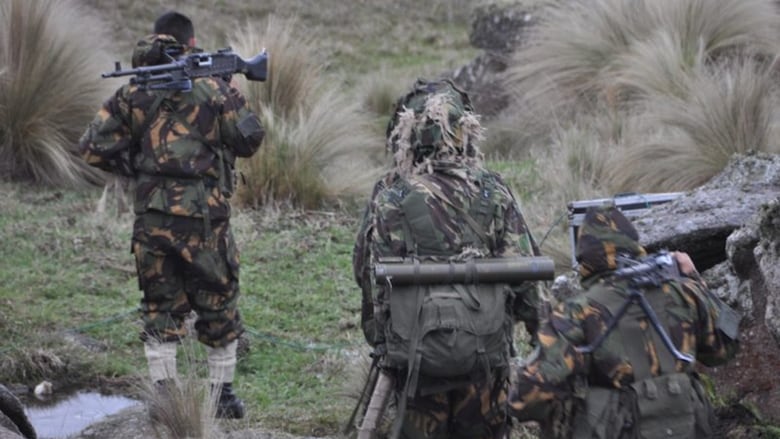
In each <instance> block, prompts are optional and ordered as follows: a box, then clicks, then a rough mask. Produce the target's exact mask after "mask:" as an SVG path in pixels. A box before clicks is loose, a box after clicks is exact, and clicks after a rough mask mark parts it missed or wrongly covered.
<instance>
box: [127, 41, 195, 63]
mask: <svg viewBox="0 0 780 439" xmlns="http://www.w3.org/2000/svg"><path fill="white" fill-rule="evenodd" d="M187 51H188V48H187V46H185V45H183V44H181V43H179V42H178V41H177V40H176V38H174V37H173V36H172V35H167V34H150V35H147V36H146V37H144V38H142V39H141V40H138V43H136V45H135V49H133V57H132V65H133V68H136V67H143V66H154V65H158V64H166V63H169V62H171V61H173V60H174V59H176V58H177V57H179V56H181V55H183V54H184V53H186V52H187Z"/></svg>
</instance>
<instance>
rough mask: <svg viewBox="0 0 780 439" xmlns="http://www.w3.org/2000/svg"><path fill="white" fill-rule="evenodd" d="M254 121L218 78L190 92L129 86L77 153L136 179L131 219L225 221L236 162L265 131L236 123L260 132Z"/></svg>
mask: <svg viewBox="0 0 780 439" xmlns="http://www.w3.org/2000/svg"><path fill="white" fill-rule="evenodd" d="M158 100H159V101H158ZM156 102H157V104H155V103H156ZM155 107H156V108H157V111H155V112H154V113H155V114H149V113H150V112H151V110H153V109H154V108H155ZM256 117H257V116H255V115H254V114H252V113H251V112H250V110H249V109H248V107H247V105H246V102H245V100H244V98H243V96H242V95H241V94H240V93H239V91H238V90H236V89H234V88H231V87H229V86H228V84H227V83H225V81H223V80H222V79H220V78H212V77H209V78H196V79H194V80H193V84H192V90H191V91H190V92H180V91H166V90H159V91H143V90H139V88H138V86H137V85H130V84H127V85H124V86H122V87H121V88H119V89H118V90H117V91H116V93H115V94H114V95H113V96H112V97H111V98H109V99H108V100H107V101H106V102H105V103H104V104H103V106H102V108H101V109H100V110H99V111H98V113H97V115H96V116H95V118H94V120H93V121H92V122H91V123H90V125H89V126H88V128H87V130H86V132H85V133H84V135H83V136H82V138H81V140H80V150H81V153H82V155H83V157H84V159H85V160H86V161H87V163H89V164H90V165H93V166H96V167H98V168H100V169H103V170H106V171H109V172H113V173H118V174H122V175H127V176H132V177H134V179H135V200H134V201H135V202H134V205H135V212H136V214H142V213H144V212H147V211H157V212H162V213H165V214H169V215H177V216H187V217H204V218H210V219H220V218H227V217H229V216H230V205H229V202H228V198H229V197H230V195H231V191H232V178H233V176H232V175H231V174H232V167H233V164H234V161H235V157H236V156H238V157H249V156H251V155H252V154H254V153H255V152H256V151H257V150H258V148H259V147H260V144H261V143H262V139H263V131H262V129H260V130H259V131H257V130H256V131H255V132H254V133H253V134H252V135H249V136H245V135H243V134H242V133H241V131H240V130H239V121H242V120H246V119H247V118H249V119H251V118H254V119H255V120H254V121H253V124H255V125H254V126H258V127H259V126H260V122H259V120H257V119H256Z"/></svg>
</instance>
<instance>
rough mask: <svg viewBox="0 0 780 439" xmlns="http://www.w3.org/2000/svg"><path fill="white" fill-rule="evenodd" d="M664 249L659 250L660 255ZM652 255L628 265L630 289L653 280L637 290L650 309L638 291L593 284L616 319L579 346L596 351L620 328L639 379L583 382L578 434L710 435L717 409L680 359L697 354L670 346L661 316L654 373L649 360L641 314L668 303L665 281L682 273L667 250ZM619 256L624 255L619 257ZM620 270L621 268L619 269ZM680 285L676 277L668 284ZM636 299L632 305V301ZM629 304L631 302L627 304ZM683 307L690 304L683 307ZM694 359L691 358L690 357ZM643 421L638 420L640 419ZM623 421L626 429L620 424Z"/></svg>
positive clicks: (576, 438) (586, 437)
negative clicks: (623, 383) (619, 384)
mask: <svg viewBox="0 0 780 439" xmlns="http://www.w3.org/2000/svg"><path fill="white" fill-rule="evenodd" d="M659 255H660V256H659ZM659 255H650V256H648V257H646V258H645V259H643V260H642V262H643V263H637V264H635V265H633V266H628V267H625V268H624V270H622V271H623V272H625V273H626V274H627V275H628V276H631V277H630V279H629V284H628V285H629V289H636V288H640V287H650V286H653V287H654V289H650V290H647V294H644V293H641V292H639V291H638V290H634V293H639V294H640V295H641V298H640V301H644V304H645V306H646V307H647V309H643V307H642V306H640V301H637V300H636V299H637V298H639V296H633V297H632V296H629V298H626V297H623V296H621V295H619V294H617V293H616V292H615V291H612V290H611V289H610V288H605V287H598V288H595V289H591V290H589V291H588V292H587V293H586V294H587V296H588V297H589V298H591V299H593V300H595V301H596V302H598V303H601V304H602V305H604V306H605V307H607V309H608V310H609V312H610V314H611V315H612V316H613V320H614V324H610V325H609V326H608V330H607V331H606V332H605V333H604V335H603V336H602V337H600V338H599V339H598V340H597V341H596V342H594V344H593V345H591V346H588V347H587V349H586V350H583V349H582V348H578V350H580V352H592V351H594V350H595V349H597V348H598V345H599V344H600V343H601V342H602V341H604V340H606V337H607V336H608V335H609V334H610V332H612V331H613V330H617V333H616V334H615V335H616V336H617V343H618V344H620V345H622V346H623V350H624V352H625V355H626V356H627V357H628V359H629V361H630V362H631V364H632V366H633V367H634V379H635V381H634V382H633V383H631V385H630V386H628V387H627V388H626V389H614V388H608V387H599V386H591V387H586V386H584V385H582V384H583V383H580V384H581V387H586V388H581V389H580V392H579V397H580V401H579V404H578V407H577V409H576V410H575V415H574V418H573V426H572V431H573V436H572V437H573V439H591V438H599V439H609V438H623V437H626V438H628V437H631V438H633V437H638V438H641V439H645V438H647V439H650V438H657V437H668V438H679V439H683V438H704V437H711V434H712V430H711V426H712V421H713V416H714V415H713V411H712V407H711V405H710V403H709V400H708V399H707V396H706V392H705V390H704V388H703V386H702V384H701V382H700V381H699V379H698V376H697V375H696V374H695V373H693V372H677V370H676V363H675V360H676V359H679V360H685V361H688V360H695V359H693V358H690V359H689V358H687V357H685V355H686V354H682V353H680V352H679V351H676V348H675V349H672V347H666V346H664V345H665V342H664V340H663V339H664V338H665V337H666V338H668V335H666V330H665V321H664V320H663V317H662V316H657V317H656V318H657V319H658V323H659V325H658V326H654V325H651V326H654V329H655V330H654V329H653V328H650V331H649V334H650V336H651V338H652V339H653V343H654V345H655V346H656V347H657V349H656V353H657V355H658V361H659V366H660V370H661V374H660V375H658V376H652V374H651V371H650V366H649V365H648V360H647V353H646V352H645V347H644V343H641V342H640V340H642V338H643V333H644V329H643V328H642V326H641V324H640V320H639V319H640V318H645V317H649V318H652V316H651V314H655V312H654V310H661V309H664V307H666V306H667V302H666V299H665V297H664V294H663V293H662V292H661V291H660V286H661V284H662V283H663V282H667V281H669V280H674V279H675V277H677V276H679V273H677V272H676V270H677V267H676V263H671V264H668V263H666V262H664V263H659V262H658V261H667V259H666V258H667V256H668V255H667V254H666V253H663V252H662V253H661V254H659ZM619 259H620V258H619ZM620 272H621V270H617V271H616V273H620ZM669 285H670V287H671V288H675V289H676V288H679V286H678V284H677V283H676V282H672V283H671V284H669ZM631 300H634V301H635V302H634V303H633V304H631V305H628V303H629V302H630V301H631ZM627 305H628V307H626V306H627ZM678 312H679V313H684V312H685V310H679V311H678ZM691 364H692V363H691ZM637 422H638V423H639V425H638V426H637V425H636V423H637ZM620 426H622V427H623V428H622V429H619V428H616V427H620Z"/></svg>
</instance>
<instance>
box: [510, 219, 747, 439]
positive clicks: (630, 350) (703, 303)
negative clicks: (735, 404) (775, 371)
mask: <svg viewBox="0 0 780 439" xmlns="http://www.w3.org/2000/svg"><path fill="white" fill-rule="evenodd" d="M576 258H577V262H579V274H580V276H581V281H582V285H583V287H584V288H585V292H584V293H583V294H580V295H578V296H575V297H573V298H570V299H568V300H566V301H564V302H562V303H560V304H559V305H558V306H557V307H556V308H555V309H554V310H553V312H552V315H551V316H550V318H549V321H546V322H545V323H544V324H543V325H542V326H541V328H540V330H539V334H538V340H539V346H540V350H539V352H538V356H536V358H535V359H533V360H532V361H529V362H527V363H526V364H525V366H524V367H522V368H519V369H518V370H517V372H516V374H515V376H514V377H513V383H512V387H511V391H510V396H509V400H510V413H511V414H512V415H513V416H515V417H517V418H518V419H519V420H521V421H529V420H533V421H538V422H540V423H541V424H542V426H543V431H544V433H545V436H546V437H555V438H575V439H579V438H583V439H584V438H587V439H590V438H600V439H606V438H661V437H664V438H705V437H711V436H712V430H711V421H712V416H713V415H712V409H711V406H710V404H709V401H708V400H707V395H706V393H705V392H704V390H703V388H702V386H701V384H700V383H699V380H698V376H697V375H696V373H695V372H694V363H695V362H696V361H699V362H701V363H702V364H704V365H707V366H717V365H720V364H723V363H725V362H726V361H727V360H729V359H730V358H732V357H733V356H734V354H735V353H736V351H737V348H738V341H737V332H738V328H737V327H738V323H739V319H738V318H736V315H735V313H734V312H733V311H732V310H731V309H730V308H728V307H727V306H726V305H725V304H723V303H721V302H720V301H719V300H718V299H717V298H716V297H715V296H713V295H712V294H711V293H710V292H709V291H708V289H707V286H706V284H705V283H704V281H703V280H702V279H701V277H700V276H699V273H698V272H697V271H696V267H695V266H694V264H693V262H692V261H691V259H690V257H689V256H688V255H687V254H685V253H680V252H673V253H662V254H659V255H651V256H646V254H645V250H644V248H642V246H640V245H639V236H638V234H637V231H636V229H635V228H634V226H633V225H632V224H631V223H630V222H629V221H628V219H626V217H625V216H623V214H622V213H621V212H620V210H618V209H617V208H615V207H614V206H607V207H591V208H589V209H588V211H586V213H585V219H584V222H583V224H582V226H581V227H580V230H579V237H578V242H577V246H576ZM678 270H679V271H678ZM626 306H627V307H626Z"/></svg>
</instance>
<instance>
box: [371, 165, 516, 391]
mask: <svg viewBox="0 0 780 439" xmlns="http://www.w3.org/2000/svg"><path fill="white" fill-rule="evenodd" d="M480 179H481V184H480V187H481V188H482V191H481V192H480V194H479V196H478V197H476V198H474V199H472V200H470V203H469V204H470V205H467V206H464V207H462V208H460V207H459V206H458V207H455V206H454V205H453V204H452V203H451V202H448V201H447V199H446V198H444V195H443V194H442V193H441V192H440V191H439V189H438V188H437V187H435V186H434V185H433V183H431V182H430V181H427V180H426V177H425V176H419V177H410V178H409V179H406V178H400V179H398V180H396V181H395V182H394V184H393V185H392V186H391V187H390V188H389V189H390V194H393V195H392V198H393V199H392V202H393V203H395V204H397V206H398V207H399V208H400V210H401V212H402V216H403V219H402V223H403V224H402V228H403V230H402V234H403V239H404V240H405V241H406V248H407V253H408V254H406V255H403V256H405V257H408V258H410V259H412V260H414V261H416V263H420V264H425V263H426V262H427V261H446V260H447V258H449V257H451V256H454V254H453V250H452V249H450V248H448V247H447V244H446V243H445V240H444V239H441V233H440V232H438V231H437V228H436V224H435V217H434V216H433V215H431V212H430V207H429V206H428V204H427V203H426V198H427V197H430V196H434V197H435V198H438V199H440V200H443V201H444V204H445V205H447V206H449V207H451V208H452V209H453V210H455V212H456V214H457V215H459V216H460V217H461V218H463V221H462V223H463V224H464V226H463V227H462V232H463V235H462V236H461V238H462V242H463V243H464V245H466V246H469V247H472V248H475V249H480V250H483V251H484V252H485V253H489V252H490V251H491V250H492V249H493V247H494V242H493V239H492V237H491V236H488V234H487V233H486V231H487V230H491V225H492V224H493V222H494V221H495V212H496V211H497V208H496V207H497V206H496V200H494V197H495V196H496V194H497V191H496V190H495V188H496V181H495V179H494V177H493V176H492V174H490V173H489V172H487V171H483V172H482V175H481V176H480ZM413 183H416V184H413ZM380 261H381V259H380ZM478 281H479V280H478V279H474V282H472V283H467V284H436V285H420V284H418V285H403V286H400V285H399V286H392V285H390V286H386V292H385V300H386V301H387V302H389V303H388V304H389V311H390V312H389V318H388V319H387V321H386V322H385V324H384V328H383V331H384V334H385V342H386V344H385V347H386V349H387V352H386V354H385V356H384V363H383V365H384V366H385V367H387V368H391V369H398V370H405V371H406V373H407V382H406V384H407V387H408V389H407V394H408V395H409V396H413V395H414V393H415V391H416V387H417V378H418V376H420V375H422V376H426V377H434V378H444V379H447V378H451V379H452V378H460V379H464V378H465V377H473V376H477V375H479V376H486V375H489V374H491V371H493V370H495V369H496V368H500V367H505V366H507V365H508V362H509V352H510V348H511V337H512V328H513V321H512V318H511V316H510V315H509V314H508V312H507V309H506V303H507V298H508V296H509V294H511V289H510V287H509V285H507V284H480V283H479V282H478Z"/></svg>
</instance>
